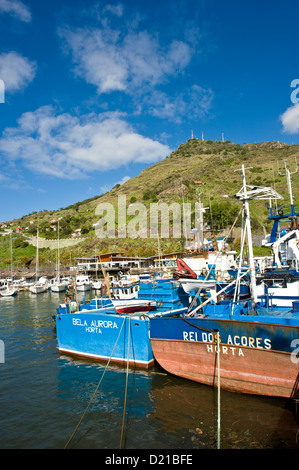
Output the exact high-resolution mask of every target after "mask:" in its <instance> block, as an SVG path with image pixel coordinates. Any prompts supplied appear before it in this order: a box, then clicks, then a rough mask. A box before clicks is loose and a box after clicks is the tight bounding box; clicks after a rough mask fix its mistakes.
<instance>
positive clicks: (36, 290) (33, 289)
mask: <svg viewBox="0 0 299 470" xmlns="http://www.w3.org/2000/svg"><path fill="white" fill-rule="evenodd" d="M29 290H30V292H32V294H41V293H42V292H47V290H48V287H46V286H31V287H30V288H29Z"/></svg>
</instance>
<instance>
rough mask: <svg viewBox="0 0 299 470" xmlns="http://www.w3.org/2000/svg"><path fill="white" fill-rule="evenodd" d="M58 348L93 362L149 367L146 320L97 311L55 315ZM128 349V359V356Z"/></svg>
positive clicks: (149, 354)
mask: <svg viewBox="0 0 299 470" xmlns="http://www.w3.org/2000/svg"><path fill="white" fill-rule="evenodd" d="M55 318H56V331H57V342H58V349H59V351H60V352H62V353H67V354H71V355H76V356H83V357H87V358H91V359H95V360H105V361H106V360H109V359H110V360H111V361H112V362H118V363H126V362H127V361H128V360H129V363H130V364H131V365H136V366H142V367H146V368H147V367H150V366H151V365H152V364H153V363H154V357H153V353H152V348H151V344H150V340H149V319H148V318H145V319H141V318H135V317H134V318H130V317H128V316H120V315H118V314H114V313H108V311H107V310H104V311H103V312H102V313H100V311H99V310H97V311H95V312H90V313H73V314H57V315H56V317H55ZM128 347H129V356H128Z"/></svg>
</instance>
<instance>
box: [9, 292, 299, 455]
mask: <svg viewBox="0 0 299 470" xmlns="http://www.w3.org/2000/svg"><path fill="white" fill-rule="evenodd" d="M91 295H92V293H88V294H85V299H86V300H88V298H89V297H91ZM63 298H64V294H58V293H51V292H46V293H42V294H38V295H34V294H31V293H30V292H20V293H19V294H18V295H17V296H16V297H14V298H0V304H1V310H0V311H1V314H0V332H1V333H0V339H1V341H2V342H3V343H2V344H4V348H5V350H4V358H3V359H4V360H3V362H2V363H0V374H1V381H0V400H1V406H0V420H1V427H0V447H1V449H63V448H65V446H66V444H67V443H68V441H69V439H70V437H71V436H72V434H73V432H74V430H75V429H76V427H77V425H78V423H79V421H80V419H81V418H82V416H83V413H84V412H85V410H86V408H87V406H88V404H89V402H90V400H91V397H92V396H93V394H94V392H95V390H96V388H97V386H98V384H99V381H100V380H101V378H102V375H103V374H104V377H103V379H102V382H101V384H100V386H99V389H98V391H97V393H96V395H95V397H94V399H93V401H92V403H91V405H90V407H89V409H88V411H87V412H86V415H85V416H84V419H83V420H82V422H81V424H80V426H79V428H78V430H77V432H76V433H75V435H74V437H73V438H72V439H71V441H70V442H69V444H68V448H71V449H119V448H120V442H121V436H122V448H123V449H177V450H179V449H192V450H194V451H195V450H197V449H217V413H218V402H217V389H216V388H215V389H213V388H211V387H208V386H205V385H200V384H197V383H193V382H189V381H187V380H184V379H180V378H178V377H174V376H171V375H169V374H167V373H165V372H164V371H163V370H162V369H160V368H159V367H158V366H154V367H153V368H152V369H150V370H148V371H142V370H133V369H129V371H128V375H127V369H126V367H119V366H113V365H111V366H109V367H108V368H107V369H105V364H103V363H96V362H90V361H85V360H79V359H75V358H71V357H67V356H62V355H60V354H59V352H58V350H57V341H56V333H55V322H54V320H53V315H54V314H55V313H56V307H57V305H58V303H60V302H63ZM81 299H82V295H81ZM126 379H127V382H126ZM126 385H127V386H126ZM126 391H127V392H126ZM125 397H126V400H125ZM220 405H221V412H220V416H221V444H220V447H221V448H222V449H298V447H299V432H298V430H299V405H298V409H297V410H296V403H294V402H290V401H288V400H285V399H277V398H265V397H258V396H249V395H241V394H234V393H230V392H225V391H221V401H220ZM124 409H125V419H124V421H123V413H124ZM296 441H297V442H296Z"/></svg>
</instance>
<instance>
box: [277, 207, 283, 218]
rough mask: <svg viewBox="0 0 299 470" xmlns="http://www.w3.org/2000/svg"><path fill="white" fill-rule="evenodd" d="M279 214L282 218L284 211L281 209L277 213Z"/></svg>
mask: <svg viewBox="0 0 299 470" xmlns="http://www.w3.org/2000/svg"><path fill="white" fill-rule="evenodd" d="M277 214H278V215H280V216H281V217H282V216H283V210H282V209H279V210H278V211H277Z"/></svg>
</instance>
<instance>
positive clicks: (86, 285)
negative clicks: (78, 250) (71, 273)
mask: <svg viewBox="0 0 299 470" xmlns="http://www.w3.org/2000/svg"><path fill="white" fill-rule="evenodd" d="M76 288H77V291H78V292H87V291H89V290H90V289H91V281H90V279H89V277H88V276H84V275H81V276H77V277H76Z"/></svg>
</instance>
